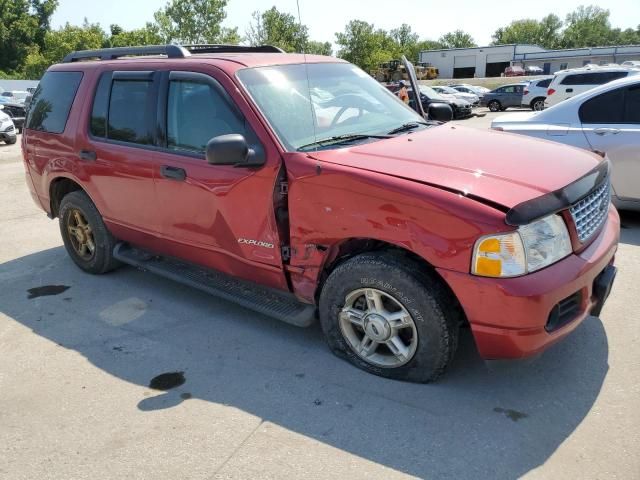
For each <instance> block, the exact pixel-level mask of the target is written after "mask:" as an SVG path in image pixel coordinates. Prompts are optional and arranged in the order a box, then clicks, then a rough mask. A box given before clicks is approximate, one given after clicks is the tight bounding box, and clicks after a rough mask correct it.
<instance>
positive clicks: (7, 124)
mask: <svg viewBox="0 0 640 480" xmlns="http://www.w3.org/2000/svg"><path fill="white" fill-rule="evenodd" d="M16 140H17V137H16V129H15V126H14V125H13V120H11V117H10V116H9V115H7V114H6V113H4V112H3V111H2V110H0V141H3V142H4V143H6V144H7V145H13V144H14V143H16Z"/></svg>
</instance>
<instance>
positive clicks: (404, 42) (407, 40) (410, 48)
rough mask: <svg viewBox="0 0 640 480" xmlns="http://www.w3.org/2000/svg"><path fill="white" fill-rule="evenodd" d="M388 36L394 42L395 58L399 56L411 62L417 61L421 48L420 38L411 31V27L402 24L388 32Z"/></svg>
mask: <svg viewBox="0 0 640 480" xmlns="http://www.w3.org/2000/svg"><path fill="white" fill-rule="evenodd" d="M389 36H390V37H391V38H392V39H393V41H394V42H395V50H396V51H395V55H394V56H395V57H400V55H404V56H406V57H407V58H408V59H409V60H411V61H412V62H415V61H416V60H418V55H419V54H420V50H424V49H423V48H421V44H420V43H421V42H419V39H420V37H419V36H418V34H417V33H414V32H413V31H412V30H411V26H410V25H407V24H406V23H403V24H402V25H400V27H398V28H394V29H392V30H391V31H390V32H389Z"/></svg>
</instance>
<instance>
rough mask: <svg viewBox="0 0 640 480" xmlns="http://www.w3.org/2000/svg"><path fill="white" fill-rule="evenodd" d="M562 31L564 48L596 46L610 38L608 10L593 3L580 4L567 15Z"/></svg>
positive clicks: (605, 43) (604, 43)
mask: <svg viewBox="0 0 640 480" xmlns="http://www.w3.org/2000/svg"><path fill="white" fill-rule="evenodd" d="M565 26H566V28H565V29H564V32H563V33H562V41H561V43H562V46H563V47H565V48H580V47H597V46H601V45H607V44H609V42H610V41H611V40H612V31H611V24H610V23H609V10H605V9H603V8H600V7H598V6H595V5H589V6H586V7H585V6H584V5H581V6H579V7H578V8H577V9H575V10H574V11H573V12H571V13H569V14H568V15H567V18H566V21H565Z"/></svg>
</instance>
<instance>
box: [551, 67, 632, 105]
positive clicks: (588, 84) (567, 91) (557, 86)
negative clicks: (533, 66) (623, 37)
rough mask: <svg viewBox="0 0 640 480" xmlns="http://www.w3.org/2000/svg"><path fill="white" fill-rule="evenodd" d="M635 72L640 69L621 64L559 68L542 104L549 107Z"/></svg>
mask: <svg viewBox="0 0 640 480" xmlns="http://www.w3.org/2000/svg"><path fill="white" fill-rule="evenodd" d="M637 74H640V69H636V68H629V67H622V66H614V67H607V66H604V67H599V66H597V65H587V66H585V67H582V68H573V69H571V70H561V71H559V72H556V74H555V75H554V77H553V80H551V83H550V84H549V88H548V89H547V99H546V100H545V102H544V104H545V106H547V107H551V106H553V105H556V104H557V103H560V102H562V101H563V100H566V99H568V98H571V97H573V96H575V95H578V94H579V93H582V92H586V91H587V90H591V89H592V88H594V87H597V86H598V85H603V84H605V83H608V82H611V81H613V80H617V79H618V78H624V77H627V76H629V75H637Z"/></svg>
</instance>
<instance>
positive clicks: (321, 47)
mask: <svg viewBox="0 0 640 480" xmlns="http://www.w3.org/2000/svg"><path fill="white" fill-rule="evenodd" d="M304 51H305V52H306V53H311V54H314V55H327V56H331V55H332V54H333V48H332V46H331V42H317V41H315V40H309V41H308V42H307V46H306V47H305V49H304Z"/></svg>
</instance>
